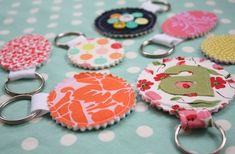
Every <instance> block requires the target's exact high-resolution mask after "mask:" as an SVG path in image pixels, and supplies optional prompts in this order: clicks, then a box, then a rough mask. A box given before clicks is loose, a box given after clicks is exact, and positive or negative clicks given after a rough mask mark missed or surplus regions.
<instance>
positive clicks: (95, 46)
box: [55, 32, 124, 70]
mask: <svg viewBox="0 0 235 154" xmlns="http://www.w3.org/2000/svg"><path fill="white" fill-rule="evenodd" d="M66 36H76V38H74V39H73V40H71V41H69V42H67V43H65V44H63V43H59V42H58V40H59V39H61V38H63V37H66ZM55 45H56V46H57V47H60V48H64V49H67V50H68V52H67V54H68V59H69V60H70V62H71V63H72V64H73V65H75V66H78V67H80V68H84V69H95V70H97V69H104V68H108V67H111V66H115V65H117V64H119V63H120V62H121V61H122V59H123V58H124V48H123V46H122V44H121V43H119V42H117V41H115V40H113V39H109V38H86V36H85V35H84V34H82V33H80V32H68V33H61V34H59V35H57V36H56V38H55Z"/></svg>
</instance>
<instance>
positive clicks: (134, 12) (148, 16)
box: [95, 8, 156, 38]
mask: <svg viewBox="0 0 235 154" xmlns="http://www.w3.org/2000/svg"><path fill="white" fill-rule="evenodd" d="M155 23H156V15H154V14H153V13H152V12H149V11H147V10H144V9H141V8H120V9H113V10H109V11H106V12H104V13H103V14H101V15H100V16H98V17H97V18H96V20H95V26H96V29H97V30H98V32H100V33H101V34H103V35H106V36H109V37H120V38H128V37H137V36H140V35H144V34H147V33H149V32H151V31H152V29H153V27H154V25H155Z"/></svg>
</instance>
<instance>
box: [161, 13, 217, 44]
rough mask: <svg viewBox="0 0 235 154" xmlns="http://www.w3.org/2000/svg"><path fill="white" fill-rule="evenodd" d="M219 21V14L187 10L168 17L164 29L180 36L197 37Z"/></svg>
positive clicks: (168, 32) (170, 33)
mask: <svg viewBox="0 0 235 154" xmlns="http://www.w3.org/2000/svg"><path fill="white" fill-rule="evenodd" d="M216 23H217V16H216V15H215V14H214V13H211V12H207V11H187V12H183V13H180V14H177V15H175V16H173V17H171V18H169V19H167V20H166V21H165V22H164V23H163V24H162V31H163V32H164V33H166V34H168V35H171V36H175V37H179V38H184V39H187V38H195V37H199V36H202V35H204V34H205V33H207V32H209V31H210V30H212V29H213V28H214V27H215V26H216Z"/></svg>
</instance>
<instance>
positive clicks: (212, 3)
mask: <svg viewBox="0 0 235 154" xmlns="http://www.w3.org/2000/svg"><path fill="white" fill-rule="evenodd" d="M206 4H207V5H211V6H214V5H216V2H215V1H206Z"/></svg>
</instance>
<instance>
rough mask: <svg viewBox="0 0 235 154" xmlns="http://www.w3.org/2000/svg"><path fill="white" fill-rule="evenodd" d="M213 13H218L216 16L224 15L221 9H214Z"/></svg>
mask: <svg viewBox="0 0 235 154" xmlns="http://www.w3.org/2000/svg"><path fill="white" fill-rule="evenodd" d="M213 12H214V13H216V14H222V13H223V11H222V10H220V9H214V10H213Z"/></svg>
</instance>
